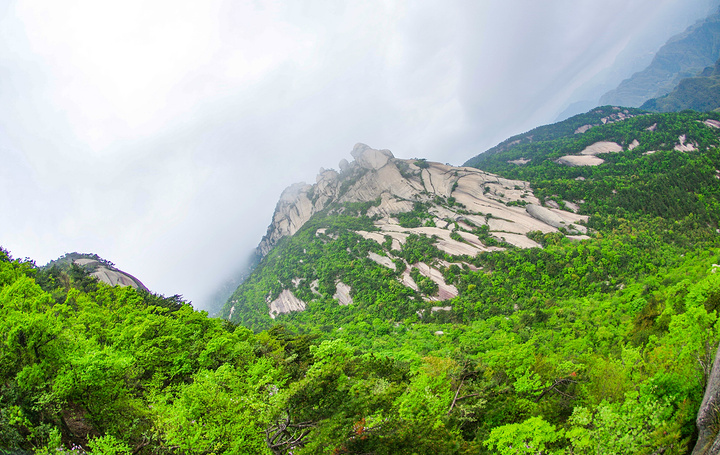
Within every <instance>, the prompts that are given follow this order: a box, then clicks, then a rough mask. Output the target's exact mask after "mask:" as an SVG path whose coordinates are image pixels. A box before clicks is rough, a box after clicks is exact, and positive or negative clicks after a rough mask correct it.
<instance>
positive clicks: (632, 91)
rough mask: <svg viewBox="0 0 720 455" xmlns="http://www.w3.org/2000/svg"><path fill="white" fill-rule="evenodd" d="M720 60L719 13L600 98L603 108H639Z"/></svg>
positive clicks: (675, 40)
mask: <svg viewBox="0 0 720 455" xmlns="http://www.w3.org/2000/svg"><path fill="white" fill-rule="evenodd" d="M718 58H720V10H719V11H718V12H716V13H714V14H712V15H711V16H709V17H707V18H706V19H704V20H702V21H699V22H698V23H696V24H695V25H693V26H691V27H689V28H688V29H687V30H686V31H684V32H683V33H681V34H679V35H676V36H674V37H673V38H671V39H670V40H669V41H668V42H667V43H666V44H665V45H664V46H663V47H662V48H660V50H658V52H657V54H656V55H655V58H653V61H652V63H650V65H649V66H648V67H647V68H645V69H644V70H643V71H640V72H638V73H635V74H634V75H633V76H632V77H630V78H629V79H626V80H624V81H623V82H622V83H621V84H620V85H619V86H618V87H617V88H616V89H615V90H612V91H610V92H608V93H606V94H605V95H603V96H602V97H601V98H600V104H612V105H615V106H628V107H638V106H641V105H642V104H643V103H644V102H645V101H647V100H649V99H651V98H657V97H661V96H663V95H665V94H667V93H669V92H671V91H672V90H673V89H674V88H675V87H676V86H677V85H678V84H679V83H680V81H681V80H682V79H685V78H689V77H694V76H695V75H697V74H698V73H699V72H700V71H702V70H703V69H704V68H706V67H708V66H712V65H713V64H714V63H715V61H717V60H718Z"/></svg>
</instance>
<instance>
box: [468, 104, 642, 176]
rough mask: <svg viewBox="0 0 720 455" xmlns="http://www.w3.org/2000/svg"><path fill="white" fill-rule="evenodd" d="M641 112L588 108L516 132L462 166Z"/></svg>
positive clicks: (640, 112)
mask: <svg viewBox="0 0 720 455" xmlns="http://www.w3.org/2000/svg"><path fill="white" fill-rule="evenodd" d="M642 113H643V111H641V110H639V109H632V108H628V109H626V108H621V107H614V106H602V107H598V108H596V109H592V110H590V111H589V112H586V113H584V114H578V115H575V116H573V117H570V118H569V119H566V120H563V121H561V122H557V123H553V124H551V125H543V126H539V127H537V128H534V129H532V130H530V131H528V132H526V133H522V134H517V135H515V136H513V137H511V138H509V139H506V140H504V141H503V142H501V143H499V144H498V145H496V146H495V147H493V148H491V149H489V150H487V151H485V152H483V153H481V154H480V155H477V156H474V157H473V158H470V159H469V160H467V161H466V162H465V164H463V166H472V167H480V168H481V167H482V166H481V163H482V162H483V161H484V160H486V159H488V157H490V156H492V155H495V154H497V153H501V152H507V151H508V150H511V149H513V148H517V147H519V146H522V145H524V144H529V143H533V142H544V141H552V140H555V139H560V138H564V137H573V136H575V135H577V134H582V133H585V132H587V131H589V130H590V129H591V128H594V127H596V126H601V125H607V124H610V123H615V122H619V121H622V120H626V119H628V118H632V117H635V116H636V115H639V114H642Z"/></svg>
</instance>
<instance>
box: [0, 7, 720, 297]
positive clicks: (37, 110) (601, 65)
mask: <svg viewBox="0 0 720 455" xmlns="http://www.w3.org/2000/svg"><path fill="white" fill-rule="evenodd" d="M710 2H711V0H692V1H690V2H687V1H686V2H680V1H679V0H675V1H671V0H664V1H660V2H658V1H650V0H635V1H619V0H612V1H609V2H602V4H601V3H598V2H576V1H568V0H553V1H550V2H519V1H515V2H503V3H500V2H464V1H460V0H456V1H451V2H434V1H420V2H417V1H413V2H409V1H370V2H347V3H344V2H320V1H314V0H305V1H294V2H286V1H279V0H276V1H262V2H261V1H256V2H233V1H221V0H207V1H204V2H196V1H189V0H174V1H164V0H161V1H147V0H144V1H140V0H126V1H124V2H98V1H95V0H68V1H63V2H56V1H49V0H47V1H40V0H32V1H30V0H17V1H15V2H12V3H10V4H8V5H7V6H5V7H4V11H2V12H0V13H1V14H2V16H0V71H1V74H2V75H3V78H2V86H0V105H2V106H3V109H2V110H0V153H2V155H3V162H4V167H3V168H2V169H0V179H1V180H0V191H2V192H3V194H4V195H5V196H4V197H2V198H0V211H2V213H3V215H5V216H3V217H2V218H0V234H1V235H0V245H3V246H5V247H8V248H10V249H11V251H12V252H13V253H14V254H15V255H19V256H25V255H27V256H31V257H34V258H36V259H37V260H38V262H41V263H44V262H46V261H48V260H50V259H53V258H55V257H57V256H59V255H61V254H63V253H65V252H70V251H75V250H78V251H92V252H96V253H98V254H100V255H101V256H105V257H107V258H108V259H110V260H112V261H113V262H115V263H117V264H118V266H120V267H121V268H124V269H125V270H127V271H128V272H130V273H132V274H134V275H136V276H137V277H138V278H140V279H141V280H143V281H144V282H145V283H146V284H147V285H148V286H149V287H151V288H152V289H154V290H156V291H158V292H162V293H165V294H174V293H181V294H184V295H186V296H187V297H189V298H191V299H192V300H195V301H196V302H198V303H201V304H202V303H203V299H204V298H205V297H206V296H207V295H209V294H211V293H212V291H213V290H214V288H215V287H216V286H218V285H219V283H220V282H221V281H222V280H223V279H224V278H225V275H226V274H227V273H229V272H230V271H233V270H235V269H237V266H238V264H239V262H240V261H242V260H243V259H244V258H245V255H246V253H247V252H248V251H249V250H250V249H251V248H252V247H254V246H255V245H256V244H257V243H258V241H259V240H260V237H261V236H262V234H263V233H264V231H265V229H266V227H267V224H268V222H269V221H270V217H271V214H272V210H273V208H274V205H275V202H276V200H277V197H278V195H279V194H280V192H281V191H282V189H283V188H284V187H286V186H287V185H289V184H291V183H293V182H295V181H298V180H303V179H304V180H309V181H313V179H314V176H315V173H316V171H317V169H318V168H319V167H321V166H322V167H326V168H327V167H332V166H335V165H336V163H337V162H338V161H339V160H340V159H341V158H349V151H350V150H351V148H352V146H353V145H354V144H355V142H366V143H368V144H369V145H371V146H373V147H378V148H389V149H391V150H392V151H393V152H394V153H395V154H396V155H397V156H400V157H410V156H418V157H420V156H423V157H427V158H429V159H433V160H438V161H442V162H451V163H455V164H460V163H462V162H463V161H465V160H466V159H468V158H470V157H471V156H473V155H475V154H477V153H479V152H481V151H483V150H484V149H486V148H488V147H490V146H492V145H494V143H495V142H497V141H500V140H502V139H504V138H505V137H507V136H508V135H510V134H513V133H517V132H519V131H521V130H524V129H528V128H530V127H533V126H536V125H537V124H539V123H543V122H549V121H551V120H552V118H553V117H554V115H556V113H557V111H558V110H559V109H561V108H562V107H563V106H564V105H566V104H567V102H568V101H569V100H570V98H571V97H572V94H573V92H574V91H576V90H579V89H580V88H582V87H583V86H584V84H588V83H589V81H592V79H593V77H595V76H596V75H597V74H598V73H599V72H601V71H603V70H604V69H605V68H607V67H609V66H611V65H612V63H613V61H614V60H615V58H616V57H617V55H618V54H619V53H620V52H621V51H622V50H623V49H625V48H626V46H627V44H628V43H629V42H631V41H632V39H633V37H635V36H639V34H642V33H645V32H646V31H647V30H646V29H647V28H648V27H651V28H653V27H654V28H657V27H658V24H660V23H663V21H665V22H667V21H669V20H670V19H669V18H672V17H673V16H672V14H671V13H673V12H678V11H686V13H684V14H685V15H686V16H683V17H685V20H686V21H689V20H691V19H692V17H691V16H692V14H695V17H700V16H701V15H702V14H701V10H702V9H703V8H707V7H708V5H709V3H710ZM716 2H717V0H712V3H713V4H714V3H716ZM693 8H694V9H693ZM688 10H692V11H691V12H690V13H687V11H688ZM693 11H694V13H693ZM675 25H677V26H679V25H678V24H675ZM8 215H9V216H8Z"/></svg>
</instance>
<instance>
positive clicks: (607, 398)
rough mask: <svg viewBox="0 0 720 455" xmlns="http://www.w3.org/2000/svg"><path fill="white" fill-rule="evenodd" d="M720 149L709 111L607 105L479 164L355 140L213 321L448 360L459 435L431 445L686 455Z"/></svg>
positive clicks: (297, 202) (447, 408)
mask: <svg viewBox="0 0 720 455" xmlns="http://www.w3.org/2000/svg"><path fill="white" fill-rule="evenodd" d="M718 146H720V115H718V114H713V113H692V112H682V113H671V114H651V113H647V112H643V111H640V110H634V109H623V108H616V107H610V106H606V107H603V108H597V109H594V110H592V111H590V112H588V113H586V114H582V115H580V116H577V117H573V118H571V119H568V120H566V121H564V122H560V123H558V124H555V125H548V126H544V127H540V128H537V129H535V130H533V131H531V132H528V133H524V134H522V135H518V136H516V137H514V138H510V139H508V140H507V141H504V142H503V143H501V144H499V145H498V146H496V147H494V148H493V149H491V150H490V151H488V152H486V153H485V154H481V155H480V156H478V157H475V158H473V159H471V160H469V161H468V164H474V165H475V166H476V167H475V168H473V167H469V166H464V167H452V166H448V165H443V164H440V163H432V162H427V161H425V160H422V159H410V160H406V159H399V158H396V157H395V156H394V155H393V154H392V153H391V152H390V151H387V150H375V149H372V148H370V147H368V146H365V145H362V144H358V145H357V146H355V148H354V149H353V152H352V156H353V158H354V161H353V162H351V163H348V162H346V161H344V160H343V161H342V162H341V165H340V170H339V171H334V170H321V172H320V174H319V175H318V177H317V180H316V183H315V184H313V185H309V184H296V185H293V186H291V187H289V188H288V189H287V190H286V191H285V192H283V194H282V196H281V200H280V201H279V203H278V205H277V207H276V210H275V214H274V216H273V219H272V223H271V224H270V226H269V228H268V232H267V234H266V236H265V237H264V238H263V239H262V241H261V243H260V246H259V249H258V251H259V252H260V255H261V256H263V257H262V260H261V261H260V263H259V264H258V266H257V267H256V269H255V270H254V271H253V272H252V273H251V274H250V276H249V277H248V279H247V280H246V281H245V282H244V283H243V284H242V285H240V286H239V287H238V289H237V290H236V291H235V293H234V294H233V295H232V296H231V298H230V299H229V301H228V303H227V304H226V305H225V308H224V309H223V313H222V315H223V317H226V318H229V319H230V320H231V321H233V322H234V323H238V324H241V325H244V326H246V327H249V328H252V329H253V330H262V329H270V330H272V327H283V330H291V331H296V332H298V333H305V334H308V335H310V334H312V335H313V336H317V337H319V339H327V340H334V341H333V342H337V343H346V344H347V346H351V347H352V348H350V349H357V350H358V351H357V352H358V353H362V352H365V353H370V352H372V353H373V355H377V356H388V357H389V358H392V359H396V360H397V359H406V360H407V361H409V362H411V363H414V364H416V365H422V367H420V368H421V370H415V371H416V372H417V373H416V374H419V375H421V376H419V377H423V378H424V379H423V381H430V379H429V376H424V375H425V374H426V373H421V372H420V371H423V372H427V371H438V370H433V368H436V367H431V366H430V365H435V363H433V362H440V363H441V362H457V363H448V364H447V365H454V366H452V367H450V366H446V367H439V366H437V368H446V369H447V368H449V369H450V370H448V371H456V373H451V374H450V373H449V374H450V376H444V377H446V378H447V380H448V381H449V384H453V385H451V386H450V389H442V390H444V391H445V392H447V393H448V395H447V399H446V400H445V401H443V400H444V399H440V398H437V399H438V400H440V402H441V403H443V404H442V405H441V406H440V407H439V409H438V410H437V413H436V414H433V415H435V416H436V418H438V419H439V420H438V422H439V421H442V422H443V424H442V425H444V426H443V427H442V428H446V429H453V430H452V431H457V432H459V433H458V434H462V436H457V437H451V436H449V435H447V434H444V436H440V433H432V434H435V435H436V436H434V437H438V438H440V439H439V440H443V441H445V442H447V441H450V440H452V441H455V442H454V443H456V444H460V446H462V447H465V448H466V449H467V450H470V451H472V450H477V451H479V452H480V453H486V452H485V451H484V450H487V449H490V451H492V449H493V448H494V449H495V450H499V451H500V453H513V452H512V450H511V447H512V446H513V444H514V443H515V441H517V440H525V441H535V442H534V443H540V442H539V441H541V440H543V439H542V438H544V437H547V438H549V439H548V440H547V441H546V444H549V445H547V446H546V447H553V448H556V449H559V448H561V447H565V448H572V450H573V452H574V453H585V452H583V450H585V449H583V447H585V448H586V449H587V450H591V451H592V450H600V449H599V448H602V450H603V451H606V452H607V453H641V452H642V450H645V449H643V448H642V447H645V448H651V449H648V450H650V451H651V452H652V451H660V452H666V451H668V450H670V448H671V447H674V449H672V450H676V449H677V452H678V453H683V451H684V450H689V448H691V447H692V445H694V443H695V439H693V438H694V436H693V434H694V431H695V429H694V428H695V426H694V425H695V424H694V419H695V415H696V412H697V409H698V408H699V407H700V404H701V401H702V396H703V387H704V384H705V379H704V378H707V377H709V376H708V375H709V374H710V371H709V369H708V367H707V365H710V364H711V361H712V356H713V354H714V352H713V350H712V347H714V346H715V345H716V344H717V342H718V338H717V336H716V335H710V332H702V331H704V330H711V331H713V330H715V328H714V327H715V322H714V321H715V319H714V318H715V316H713V315H715V314H716V309H717V308H720V307H718V306H717V302H720V300H717V297H716V296H717V295H720V279H718V277H719V276H720V275H716V274H715V271H716V267H717V266H716V265H714V264H716V263H717V261H718V259H717V258H718V257H720V239H719V238H718V235H717V229H718V227H719V226H720V224H719V223H720V178H719V177H720V149H719V148H718ZM705 315H708V316H707V318H706V316H705ZM698 318H699V319H698ZM692 321H695V322H692ZM698 330H700V331H701V332H702V333H706V334H707V335H699V332H698ZM712 333H714V332H712ZM690 338H692V339H693V340H695V341H692V342H691V346H692V347H690V348H689V349H690V351H692V352H694V354H692V355H691V356H690V357H684V358H685V359H686V360H680V361H678V359H679V358H680V357H678V356H682V355H684V354H680V352H681V350H682V349H685V347H681V346H688V345H687V344H686V343H687V342H688V339H690ZM700 340H704V341H700ZM328 342H330V341H328ZM328 346H329V345H328ZM524 349H527V350H528V351H527V352H526V351H524ZM530 352H532V353H533V354H530ZM333 355H334V354H333ZM339 355H341V358H344V357H342V356H344V355H347V354H339ZM359 355H362V354H359ZM627 356H635V357H633V358H634V359H635V360H633V361H629V363H624V364H623V365H626V366H620V363H619V360H617V361H616V360H613V359H620V358H626V357H627ZM333 358H334V357H333ZM697 358H702V359H703V360H702V363H701V365H705V367H700V366H698V363H697V360H696V359H697ZM451 359H452V360H451ZM532 359H535V360H534V361H533V360H532ZM650 359H653V360H650ZM661 359H664V360H661ZM474 362H483V363H474ZM528 362H530V363H532V362H536V363H534V364H533V365H534V366H531V365H530V363H528ZM633 362H637V363H633ZM676 362H679V363H676ZM440 363H438V364H437V365H440ZM640 364H641V365H642V367H637V368H639V369H640V370H642V373H641V372H640V370H637V373H632V372H631V370H632V371H636V370H635V369H634V368H636V367H630V365H640ZM346 365H347V364H346ZM443 365H444V364H443ZM561 365H564V366H561ZM610 365H613V366H610ZM454 368H456V369H454ZM615 368H617V370H613V369H615ZM621 370H622V371H623V373H619V371H621ZM613 371H614V372H613ZM500 372H502V373H500ZM438 374H440V373H438ZM493 374H498V375H500V376H498V377H497V379H492V380H491V379H488V378H490V377H493V378H495V376H492V375H493ZM626 375H635V376H632V377H633V378H634V379H633V380H630V379H628V378H629V377H630V376H626ZM451 378H452V379H451ZM610 378H612V379H610ZM689 378H691V379H689ZM486 381H489V382H486ZM608 381H610V382H612V383H613V384H615V385H614V386H613V387H617V388H616V389H613V391H610V390H609V389H607V388H605V387H604V386H603V385H602V384H605V383H607V382H608ZM490 383H492V385H490ZM579 384H583V385H582V388H581V387H580V386H579ZM637 384H641V385H639V386H638V385H637ZM681 384H682V385H681ZM336 386H337V387H342V386H340V385H334V386H332V387H336ZM461 389H463V390H462V391H461ZM433 390H438V392H437V393H441V392H439V390H440V389H433ZM501 390H502V391H503V392H502V393H501V392H500V391H501ZM637 390H640V391H639V392H638V391H637ZM445 392H442V393H445ZM506 394H507V395H506ZM453 396H454V397H455V400H454V399H453ZM480 396H481V397H483V400H484V401H483V402H477V401H474V398H473V397H480ZM296 397H297V398H298V399H299V398H300V397H299V396H297V395H296ZM459 398H462V402H463V403H462V405H461V407H462V410H456V405H457V399H459ZM465 400H467V401H465ZM683 400H686V401H683ZM395 403H396V404H397V403H399V402H395ZM521 403H522V404H521ZM638 403H644V404H642V405H639V404H638ZM682 403H685V404H682ZM426 405H427V406H430V404H429V402H426ZM518 406H528V408H527V409H528V410H529V411H518V412H520V413H521V415H522V416H523V417H521V418H516V417H512V414H513V411H512V410H513V409H517V407H518ZM685 406H687V408H686V407H685ZM706 407H707V408H711V407H712V406H706ZM418 409H420V408H418ZM422 409H427V408H422ZM456 411H457V413H456ZM412 412H413V413H419V414H415V415H419V416H427V415H429V414H427V413H428V412H430V411H427V410H424V411H418V410H415V411H412ZM623 414H627V415H628V416H631V417H628V418H627V422H631V421H632V422H635V423H634V424H630V425H635V424H638V422H643V423H642V425H645V426H644V427H643V428H644V429H643V430H642V431H641V432H640V433H639V434H637V435H635V436H634V437H633V438H632V441H630V440H627V441H621V440H620V439H616V438H615V436H607V435H610V434H623V433H624V432H626V431H630V429H629V427H625V426H623V425H624V424H620V423H619V422H620V421H623V420H622V419H621V418H620V415H623ZM441 415H442V416H444V417H440V416H441ZM603 415H607V416H608V417H607V419H606V417H601V416H603ZM336 416H337V415H336ZM450 416H454V417H450ZM463 416H466V417H467V419H468V420H463ZM538 416H540V417H538ZM297 418H298V419H301V418H303V417H301V416H298V417H297ZM334 418H335V417H328V419H334ZM714 418H715V417H714V414H710V415H709V417H707V418H705V420H707V421H712V419H714ZM422 419H423V418H422V417H421V418H420V420H421V421H422ZM653 419H659V420H653ZM328 422H329V421H328ZM374 422H376V423H375V425H377V421H376V420H375V421H374ZM479 422H503V424H502V425H500V426H498V424H497V423H479ZM652 422H656V423H652ZM657 422H663V423H662V424H660V423H657ZM328 424H329V423H328ZM405 425H409V421H408V420H405ZM369 428H374V430H372V431H374V432H376V433H375V434H376V435H378V437H380V436H379V435H380V434H385V433H383V431H382V430H379V429H378V428H379V427H377V426H373V425H370V426H369ZM537 428H542V431H540V432H539V433H536V434H541V435H543V436H537V437H535V439H533V437H532V436H529V434H530V432H531V431H535V430H531V429H537ZM560 428H563V429H564V430H562V431H566V430H567V431H568V433H562V434H564V435H565V436H558V434H559V433H558V431H560V430H559V429H560ZM708 428H709V427H708V426H707V425H705V424H702V423H701V424H700V429H701V434H703V435H707V432H708V431H709V430H708ZM706 430H707V431H706ZM605 431H608V432H609V433H603V432H605ZM479 435H482V436H479ZM583 435H584V436H583ZM603 435H606V436H603ZM663 435H664V436H663ZM670 435H672V436H670ZM585 437H587V438H588V439H583V438H585ZM703 437H705V438H707V436H703ZM368 438H370V439H372V438H373V437H372V436H368ZM523 438H527V439H523ZM391 439H392V438H391ZM372 440H373V441H375V443H377V444H380V445H378V446H372V447H389V445H387V444H390V442H389V441H390V440H388V441H386V443H381V442H379V441H381V439H372ZM420 440H423V438H420ZM478 440H482V441H484V442H483V443H482V447H483V448H482V449H481V448H480V447H481V446H480V445H473V444H474V443H473V442H472V441H476V442H477V441H478ZM583 441H586V442H583ZM406 444H408V447H409V446H412V444H413V443H410V442H406ZM527 444H530V442H527ZM583 444H586V445H583ZM364 447H365V446H364ZM368 447H369V446H368ZM443 447H445V446H443ZM471 447H472V449H470V448H471ZM536 447H539V446H536ZM448 450H449V449H448ZM382 453H385V452H382ZM448 453H460V452H454V451H452V450H449V452H448ZM473 453H474V452H473ZM588 453H590V452H588ZM700 453H701V452H700Z"/></svg>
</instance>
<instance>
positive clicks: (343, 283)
mask: <svg viewBox="0 0 720 455" xmlns="http://www.w3.org/2000/svg"><path fill="white" fill-rule="evenodd" d="M352 155H353V157H354V158H355V160H354V161H353V162H352V163H347V162H346V161H343V162H342V163H341V165H340V169H341V171H340V172H339V173H338V172H336V171H334V170H321V172H320V174H319V175H318V177H317V183H316V184H314V185H307V184H296V185H293V186H291V187H289V188H288V189H287V190H285V191H284V192H283V194H282V196H281V198H280V202H279V203H278V205H277V207H276V210H275V214H274V216H273V222H272V224H271V225H270V227H269V228H268V233H267V235H266V236H265V237H264V238H263V240H262V241H261V242H260V246H259V247H258V250H259V252H260V254H262V255H264V256H265V257H264V259H263V261H262V262H261V263H260V265H259V266H258V268H257V269H256V271H255V272H254V273H253V274H252V275H251V276H250V277H249V279H248V280H247V281H246V282H245V283H244V284H243V285H241V286H240V287H239V288H238V290H237V291H236V292H235V293H234V294H233V296H232V297H231V298H230V301H229V302H228V304H227V305H226V306H225V309H224V310H223V313H222V314H223V316H225V317H229V318H230V319H231V320H233V321H245V322H246V323H247V322H249V321H250V320H252V321H254V322H253V323H256V322H258V321H259V320H261V319H262V318H260V314H262V313H264V314H265V315H266V316H265V318H267V319H266V320H265V323H267V322H269V320H270V318H275V317H276V316H277V315H279V314H284V313H289V312H291V311H301V310H306V309H310V310H312V311H316V310H317V309H319V308H324V309H326V308H328V307H331V306H332V305H335V306H345V305H348V304H350V303H351V302H352V303H354V305H353V306H352V308H357V309H359V310H361V311H369V309H370V307H374V306H375V305H376V304H377V302H378V300H379V299H386V300H388V299H389V300H388V301H387V302H386V303H387V306H388V307H390V308H392V311H394V312H395V313H396V315H397V316H400V317H407V316H408V315H411V314H415V313H416V312H417V311H422V310H428V311H431V310H432V307H433V304H432V303H426V302H437V301H445V300H449V299H452V298H454V297H456V296H457V295H458V290H457V288H456V287H455V286H454V285H452V284H450V283H447V282H446V280H445V278H444V276H445V275H446V274H447V271H448V270H449V269H450V268H451V266H452V265H453V264H454V265H455V267H466V268H467V267H471V265H470V264H469V260H470V259H472V258H474V257H476V256H477V255H478V254H479V253H482V252H491V251H499V250H503V249H506V248H516V247H519V248H528V247H537V246H539V243H538V242H537V241H535V240H533V239H532V238H530V237H529V236H528V234H530V233H533V232H537V233H541V234H549V233H559V232H560V231H563V232H565V233H566V234H568V235H570V236H572V237H575V238H578V239H581V238H585V237H584V234H585V233H586V229H585V227H584V226H583V223H584V222H585V221H586V219H587V217H584V216H579V215H577V214H575V213H574V212H573V211H572V210H560V209H558V208H553V207H542V206H540V204H539V201H538V199H537V198H536V197H535V196H533V193H532V190H531V189H530V187H529V185H528V184H527V183H526V182H523V181H519V180H508V179H503V178H500V177H498V176H497V175H493V174H489V173H487V172H483V171H480V170H477V169H473V168H463V167H459V168H458V167H452V166H448V165H444V164H440V163H431V162H427V161H425V160H402V159H397V158H395V157H394V156H393V155H392V153H390V152H389V151H387V150H374V149H371V148H369V147H368V146H366V145H363V144H358V145H356V146H355V148H354V149H353V151H352ZM568 204H569V205H572V202H571V201H568ZM428 252H429V253H428ZM426 253H427V254H426ZM288 261H290V262H288ZM348 264H353V267H352V270H349V269H347V266H348ZM316 307H317V308H316ZM248 318H250V319H248Z"/></svg>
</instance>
